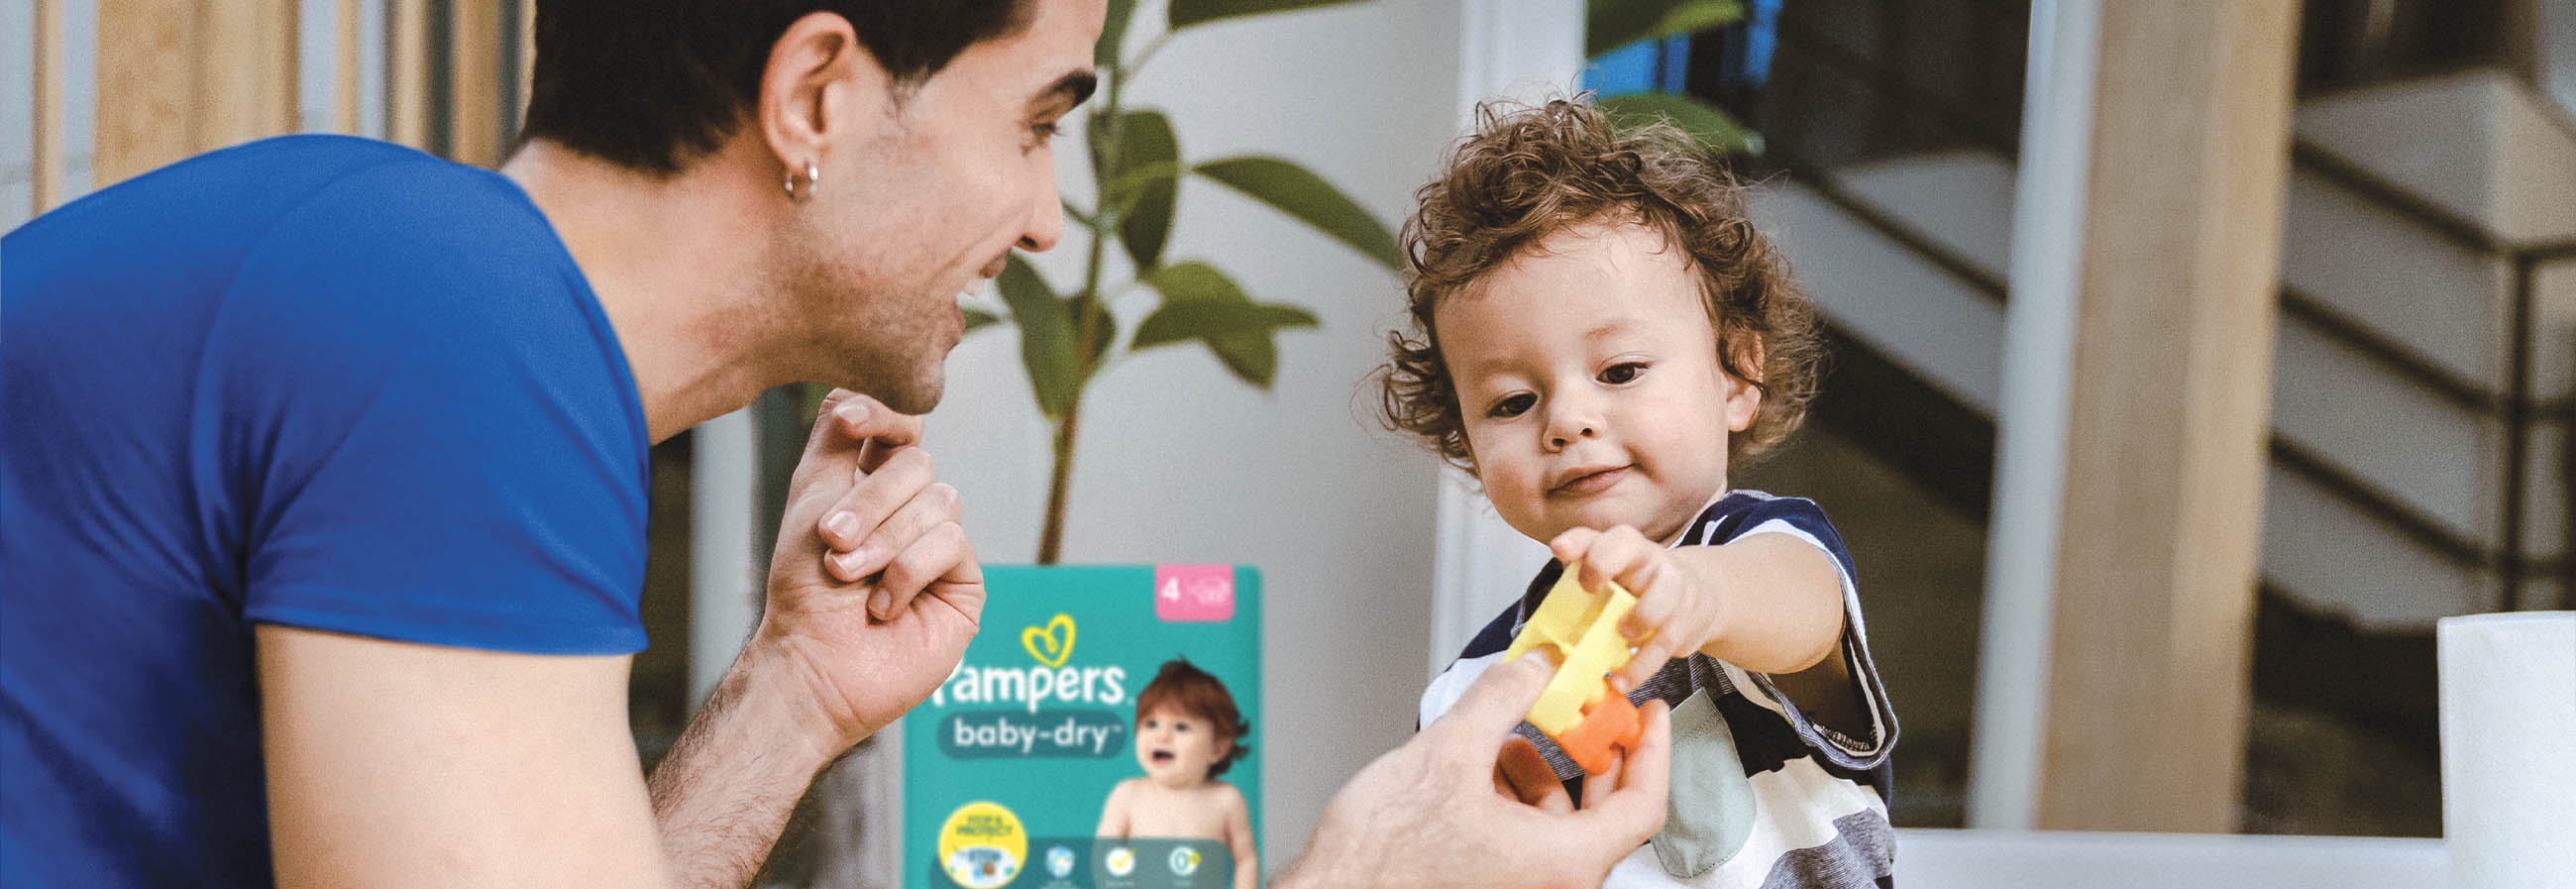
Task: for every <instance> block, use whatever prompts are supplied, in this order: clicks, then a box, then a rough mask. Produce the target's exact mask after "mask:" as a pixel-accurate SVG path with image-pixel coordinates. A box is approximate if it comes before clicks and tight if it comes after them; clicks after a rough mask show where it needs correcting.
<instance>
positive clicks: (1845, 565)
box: [1422, 491, 1896, 889]
mask: <svg viewBox="0 0 2576 889" xmlns="http://www.w3.org/2000/svg"><path fill="white" fill-rule="evenodd" d="M1756 534H1786V535H1789V536H1792V537H1795V538H1798V539H1800V540H1803V541H1806V542H1807V543H1809V544H1812V545H1814V546H1815V547H1816V548H1817V549H1820V550H1823V551H1824V552H1825V553H1826V554H1827V555H1830V556H1832V557H1833V562H1834V568H1835V570H1836V571H1837V572H1838V573H1840V574H1841V576H1842V586H1843V611H1844V615H1845V620H1844V621H1843V644H1842V657H1843V659H1844V663H1845V664H1846V665H1847V666H1848V667H1849V668H1850V670H1851V675H1852V680H1853V688H1852V693H1853V695H1854V696H1855V697H1856V699H1857V700H1858V701H1859V702H1860V703H1861V705H1862V707H1861V710H1862V712H1863V713H1864V715H1865V717H1866V718H1867V720H1868V726H1867V734H1866V736H1864V737H1854V736H1851V735H1846V734H1844V733H1842V732H1839V731H1836V730H1835V729H1833V728H1831V727H1828V726H1824V725H1820V724H1817V723H1816V722H1815V721H1813V720H1811V719H1809V718H1808V716H1807V714H1806V712H1805V711H1804V710H1803V709H1801V708H1800V707H1799V705H1798V704H1797V702H1794V701H1791V700H1789V699H1788V697H1787V696H1786V695H1783V694H1782V693H1781V692H1780V690H1779V689H1778V688H1776V687H1775V686H1773V685H1772V683H1771V679H1770V677H1768V676H1765V675H1762V674H1758V673H1747V672H1745V671H1744V670H1743V669H1741V668H1738V667H1736V666H1734V665H1732V664H1727V663H1724V662H1722V661H1718V660H1715V659H1712V658H1709V657H1707V656H1705V655H1700V654H1693V655H1691V656H1689V657H1686V658H1676V659H1674V660H1673V661H1671V662H1670V663H1667V664H1665V665H1664V668H1663V670H1662V671H1660V672H1658V673H1656V674H1655V675H1654V677H1653V678H1651V679H1648V680H1647V681H1646V682H1644V683H1642V684H1640V685H1639V686H1638V687H1637V688H1636V689H1634V690H1632V691H1630V692H1629V694H1628V698H1629V700H1632V701H1636V702H1639V703H1643V702H1646V701H1650V700H1657V699H1660V700H1662V701H1664V702H1665V703H1667V704H1670V705H1672V707H1673V772H1672V793H1671V800H1672V802H1671V812H1670V815H1669V817H1668V818H1667V819H1666V823H1665V826H1664V830H1663V832H1662V833H1660V834H1657V835H1656V836H1655V838H1654V841H1653V842H1651V843H1649V844H1648V845H1647V846H1646V847H1645V848H1641V849H1639V850H1637V851H1636V853H1634V854H1631V855H1629V856H1628V857H1627V858H1626V859H1625V860H1622V861H1620V862H1619V864H1618V866H1617V867H1615V868H1613V869H1612V870H1611V872H1610V879H1609V880H1608V882H1607V883H1605V884H1604V885H1605V887H1616V889H1629V887H1648V886H1687V887H1728V889H1789V887H1824V889H1860V887H1880V889H1884V887H1889V886H1892V885H1894V880H1893V877H1892V872H1893V870H1894V862H1895V855H1896V845H1895V833H1894V832H1893V831H1892V830H1891V829H1890V828H1889V825H1888V821H1887V796H1888V791H1889V775H1890V769H1889V765H1888V752H1889V751H1890V750H1891V749H1893V748H1894V747H1895V744H1896V713H1895V711H1894V710H1893V709H1890V708H1889V706H1888V703H1887V692H1886V689H1885V688H1884V687H1883V686H1882V685H1881V684H1880V683H1879V679H1878V670H1877V667H1876V666H1875V665H1874V664H1873V663H1872V662H1871V660H1870V656H1869V643H1868V640H1867V628H1866V626H1865V625H1864V624H1863V623H1862V622H1861V614H1860V597H1859V594H1858V592H1857V591H1856V590H1855V588H1854V587H1853V585H1852V576H1853V571H1852V559H1851V552H1850V551H1849V550H1847V549H1845V548H1844V546H1843V541H1842V536H1841V535H1839V534H1837V533H1835V532H1834V527H1833V525H1832V523H1830V522H1827V521H1826V520H1825V513H1824V510H1822V509H1820V508H1818V507H1817V506H1816V504H1815V503H1814V502H1813V501H1810V500H1805V499H1801V498H1795V497H1774V496H1771V495H1769V494H1764V493H1761V492H1759V491H1729V492H1727V494H1726V495H1725V496H1724V497H1721V498H1719V499H1718V500H1717V502H1715V503H1713V504H1710V505H1709V507H1708V508H1707V509H1706V510H1703V511H1702V512H1701V513H1700V515H1699V517H1698V518H1696V519H1694V520H1693V521H1692V522H1691V524H1690V527H1689V528H1687V529H1685V530H1684V531H1683V532H1682V535H1681V538H1680V539H1679V540H1677V541H1675V542H1674V543H1673V545H1674V546H1677V547H1678V546H1714V545H1718V544H1724V543H1732V542H1734V541H1737V540H1741V539H1744V538H1746V537H1750V536H1753V535H1756ZM1563 570H1564V568H1563V566H1562V565H1560V564H1557V563H1555V562H1550V563H1549V564H1548V566H1547V567H1546V568H1545V569H1544V570H1541V571H1540V572H1539V574H1538V577H1537V578H1535V579H1533V580H1531V581H1530V585H1529V589H1528V591H1527V592H1526V593H1524V594H1523V595H1522V596H1521V598H1520V601H1518V602H1515V603H1513V604H1512V606H1511V607H1509V608H1505V609H1503V613H1502V614H1500V615H1498V616H1496V617H1495V618H1494V620H1493V622H1492V623H1489V624H1487V625H1486V626H1485V628H1484V629H1483V630H1481V631H1479V632H1478V633H1477V634H1476V637H1475V638H1474V639H1473V640H1470V641H1469V642H1468V643H1467V648H1466V650H1464V651H1462V652H1460V653H1459V655H1458V659H1457V660H1455V661H1452V662H1450V664H1449V667H1448V669H1446V670H1444V671H1442V672H1441V674H1440V675H1439V676H1438V677H1437V678H1435V679H1433V680H1432V681H1431V685H1430V687H1429V688H1427V689H1425V690H1424V691H1423V693H1422V722H1423V723H1424V724H1426V725H1427V724H1429V723H1430V722H1431V721H1432V720H1434V719H1437V718H1439V716H1440V714H1442V713H1446V712H1448V710H1449V708H1450V707H1451V706H1452V705H1454V704H1456V703H1457V700H1458V697H1459V695H1461V694H1463V693H1464V692H1465V691H1466V689H1467V686H1468V685H1470V684H1472V683H1473V682H1475V680H1476V677H1477V676H1479V675H1482V674H1483V673H1484V671H1485V669H1486V668H1488V667H1491V666H1493V665H1494V664H1497V663H1500V662H1501V661H1502V657H1503V651H1504V650H1505V649H1507V648H1509V647H1510V646H1511V643H1512V638H1513V637H1514V636H1517V635H1519V634H1520V629H1521V624H1522V623H1523V621H1524V620H1526V618H1527V616H1528V615H1529V613H1530V612H1531V611H1532V610H1534V609H1536V608H1537V607H1538V603H1539V600H1540V599H1542V598H1544V597H1545V596H1546V595H1547V591H1548V588H1549V587H1551V586H1553V585H1554V584H1555V583H1556V579H1557V576H1558V575H1559V574H1560V573H1561V572H1562V571H1563ZM1519 731H1520V733H1521V734H1522V735H1523V736H1524V737H1527V738H1529V739H1530V740H1531V741H1532V742H1533V743H1535V744H1536V745H1537V746H1538V749H1539V753H1540V754H1541V755H1542V756H1544V757H1546V759H1547V761H1548V763H1549V765H1552V766H1554V767H1555V768H1556V774H1557V777H1558V778H1559V779H1560V780H1562V781H1564V782H1565V786H1566V791H1567V792H1568V793H1569V794H1571V795H1572V797H1573V798H1574V799H1578V800H1579V799H1582V798H1583V793H1582V789H1583V788H1582V781H1583V770H1582V768H1581V767H1579V766H1576V765H1575V764H1574V761H1573V760H1572V759H1569V758H1567V757H1566V756H1565V754H1564V752H1563V751H1561V750H1558V749H1557V747H1556V744H1555V742H1554V741H1551V740H1549V739H1548V738H1547V736H1546V735H1544V734H1541V733H1539V731H1538V730H1537V729H1536V728H1535V727H1532V726H1531V725H1529V724H1528V723H1522V724H1521V726H1520V729H1519Z"/></svg>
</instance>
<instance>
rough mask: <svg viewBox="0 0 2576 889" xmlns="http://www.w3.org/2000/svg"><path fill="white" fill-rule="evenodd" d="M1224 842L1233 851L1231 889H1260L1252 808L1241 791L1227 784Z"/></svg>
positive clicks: (1259, 860)
mask: <svg viewBox="0 0 2576 889" xmlns="http://www.w3.org/2000/svg"><path fill="white" fill-rule="evenodd" d="M1225 789H1226V793H1225V799H1224V803H1223V805H1224V806H1225V845H1226V848H1228V849H1230V850H1232V851H1233V853H1234V889H1261V859H1260V857H1259V856H1260V854H1261V853H1260V849H1259V847H1258V846H1256V845H1254V843H1253V842H1252V807H1251V806H1250V805H1247V804H1246V803H1244V801H1243V791H1241V790H1237V789H1235V788H1234V786H1233V785H1230V784H1229V785H1226V788H1225Z"/></svg>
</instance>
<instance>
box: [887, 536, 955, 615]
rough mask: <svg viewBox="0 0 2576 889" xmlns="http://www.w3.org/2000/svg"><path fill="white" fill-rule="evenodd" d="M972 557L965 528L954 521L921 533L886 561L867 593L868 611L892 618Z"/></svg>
mask: <svg viewBox="0 0 2576 889" xmlns="http://www.w3.org/2000/svg"><path fill="white" fill-rule="evenodd" d="M974 559H975V548H974V546H972V545H971V544H968V543H967V542H966V529H965V528H963V527H960V526H959V525H958V524H957V523H956V522H942V523H940V524H939V525H937V526H934V527H932V528H931V529H930V530H929V531H926V532H923V534H922V535H921V538H920V539H918V540H915V541H913V543H912V545H911V546H910V547H907V548H905V549H904V551H903V553H902V554H901V555H897V556H895V557H894V561H892V562H890V563H887V565H886V567H885V576H884V577H883V578H882V579H880V580H878V581H877V588H876V591H875V592H872V593H869V594H868V614H869V616H871V617H874V618H876V619H878V620H892V619H894V616H895V615H898V614H902V613H903V611H904V609H906V608H910V607H912V597H914V596H917V595H920V594H921V591H922V590H926V589H929V588H930V585H931V584H932V583H933V582H936V581H938V580H939V579H940V578H942V577H943V576H946V575H947V574H948V573H949V572H950V571H951V570H952V569H954V568H956V567H957V564H958V563H959V562H971V561H974Z"/></svg>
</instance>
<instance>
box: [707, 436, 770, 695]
mask: <svg viewBox="0 0 2576 889" xmlns="http://www.w3.org/2000/svg"><path fill="white" fill-rule="evenodd" d="M689 435H690V446H691V455H692V459H691V461H690V466H689V705H690V707H691V709H695V708H696V707H697V706H698V705H700V704H703V703H705V702H706V700H707V695H708V693H710V692H712V691H714V690H715V687H716V680H718V679H721V678H723V677H724V673H725V669H726V668H728V667H731V666H733V659H734V656H735V655H737V654H740V653H742V643H743V640H745V639H748V638H751V630H752V627H753V626H754V625H755V624H756V623H757V622H758V621H759V620H760V605H759V602H760V600H759V599H758V598H756V597H758V596H760V595H761V593H762V586H763V585H762V584H761V583H760V578H759V577H758V576H757V575H756V574H755V573H754V572H755V566H757V565H758V564H759V562H758V559H757V554H758V551H757V550H755V549H754V548H753V547H755V546H757V545H758V543H759V542H758V541H756V540H754V539H752V533H753V532H752V527H753V517H754V516H755V515H756V514H757V513H758V512H759V509H760V491H759V485H758V480H759V477H760V462H759V452H760V449H759V447H758V445H759V433H758V430H757V427H756V426H755V425H754V424H753V423H752V417H751V409H750V408H745V409H742V410H738V411H735V412H733V413H730V414H726V415H724V416H721V417H717V418H715V419H713V420H708V421H706V422H705V423H701V424H699V425H698V427H697V428H696V429H694V430H691V431H690V433H689Z"/></svg>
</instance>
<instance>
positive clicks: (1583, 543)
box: [1547, 528, 1601, 565]
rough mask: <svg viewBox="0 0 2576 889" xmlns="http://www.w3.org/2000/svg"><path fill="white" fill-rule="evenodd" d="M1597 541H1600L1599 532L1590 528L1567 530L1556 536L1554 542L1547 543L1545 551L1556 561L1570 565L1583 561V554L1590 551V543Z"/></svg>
mask: <svg viewBox="0 0 2576 889" xmlns="http://www.w3.org/2000/svg"><path fill="white" fill-rule="evenodd" d="M1599 539H1601V532H1599V531H1595V530H1592V529H1590V528H1567V529H1565V533H1563V534H1558V535H1556V539H1555V540H1550V541H1548V542H1547V551H1548V553H1549V554H1550V555H1554V556H1556V560H1557V561H1559V562H1563V563H1565V564H1568V565H1572V564H1574V563H1576V562H1580V561H1583V556H1584V554H1585V553H1588V552H1590V551H1591V550H1592V542H1593V541H1595V540H1599Z"/></svg>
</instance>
